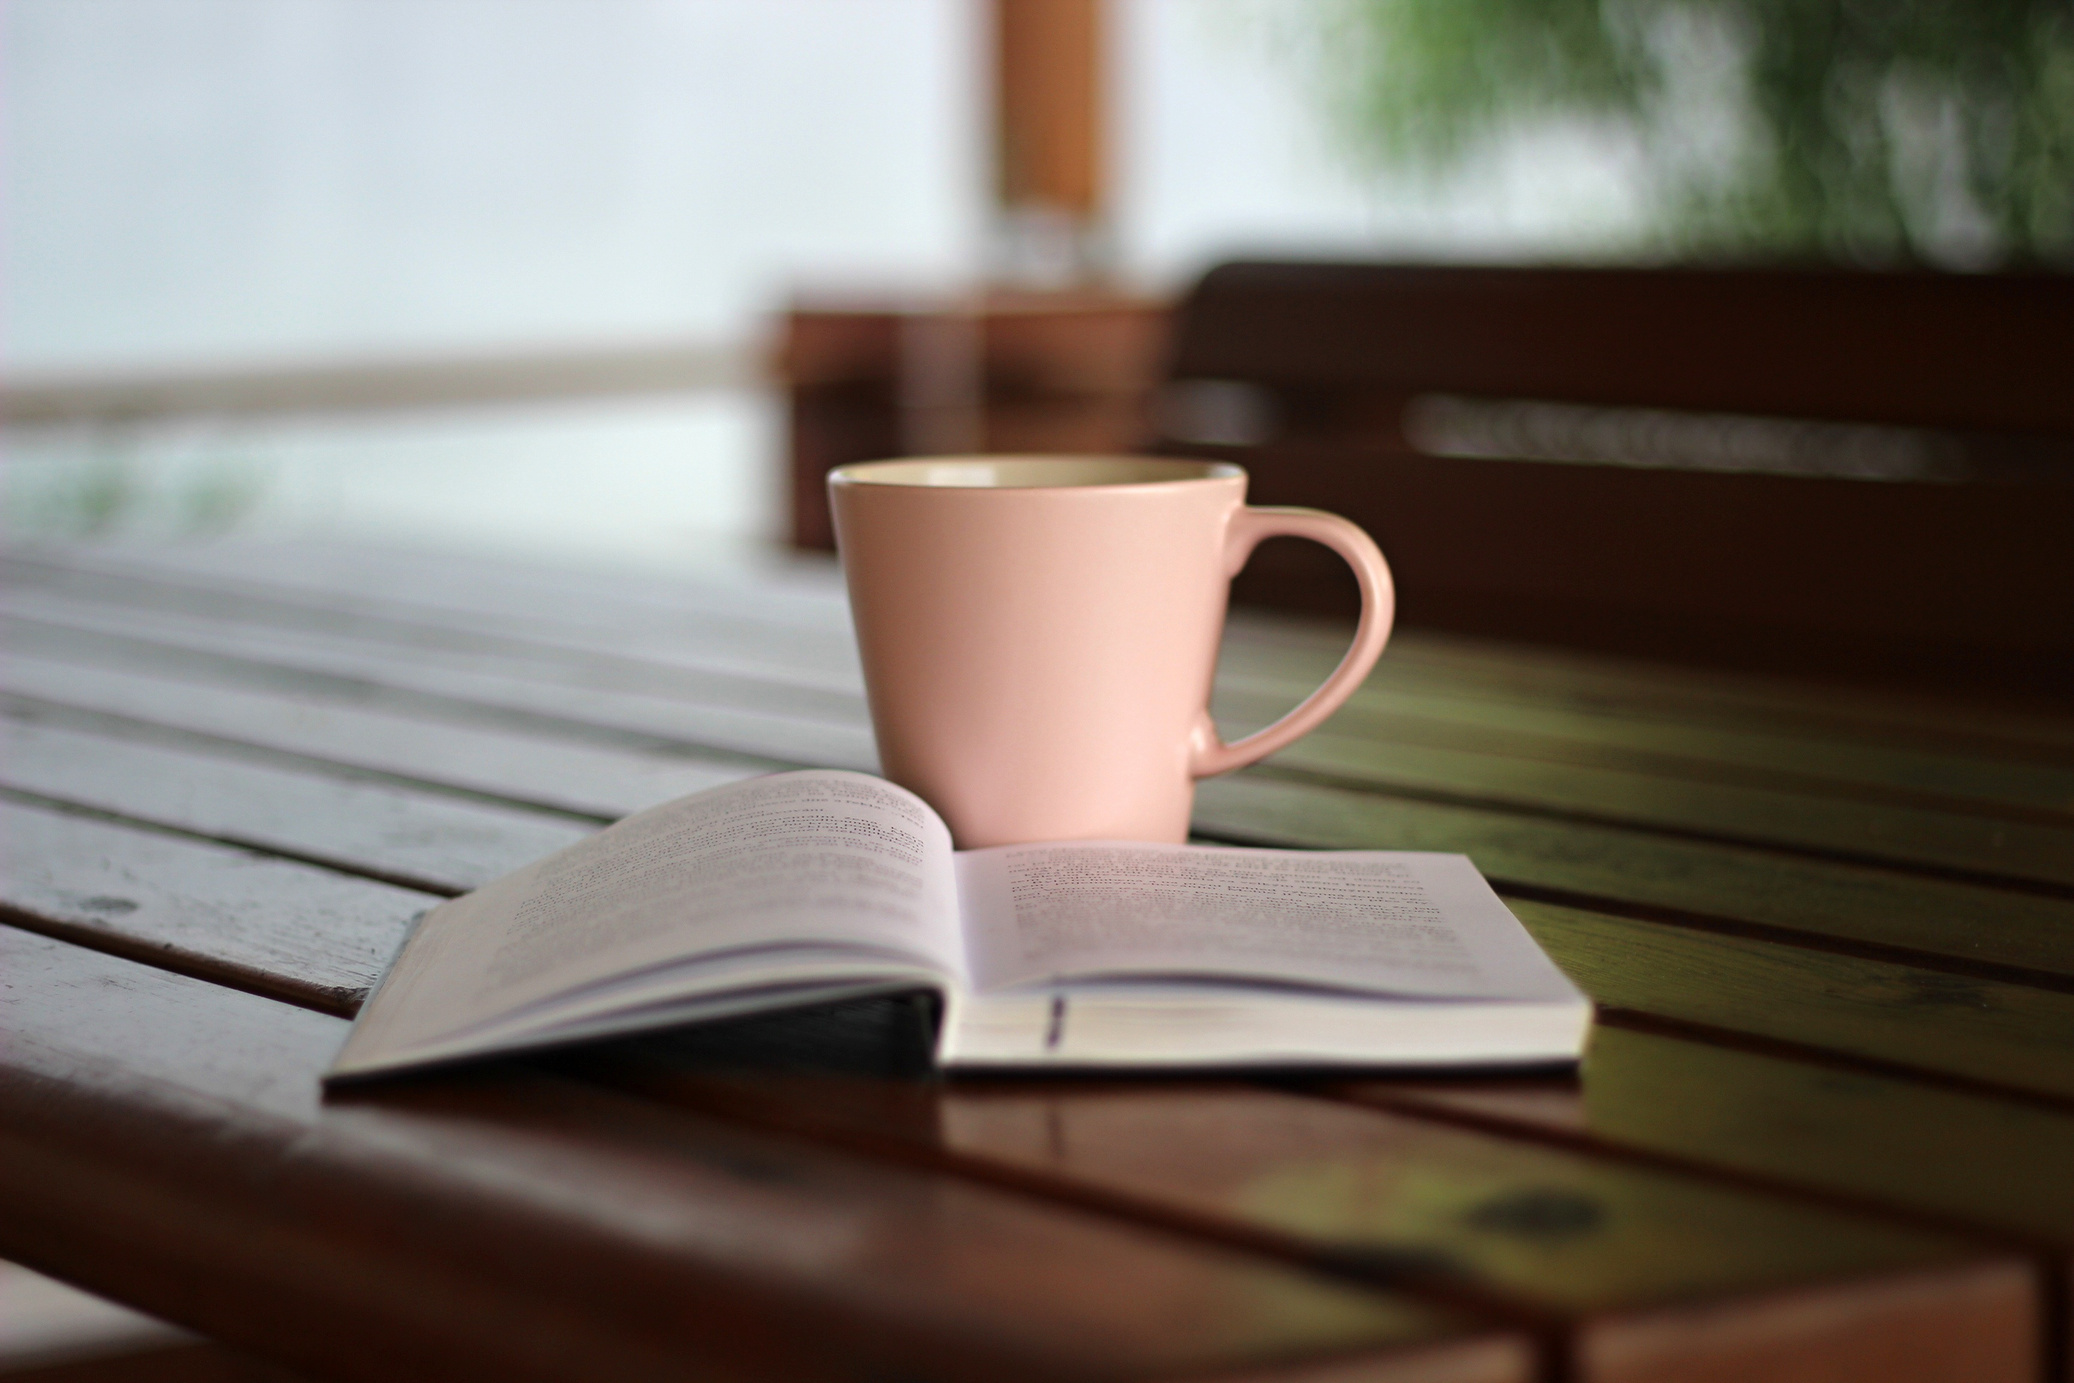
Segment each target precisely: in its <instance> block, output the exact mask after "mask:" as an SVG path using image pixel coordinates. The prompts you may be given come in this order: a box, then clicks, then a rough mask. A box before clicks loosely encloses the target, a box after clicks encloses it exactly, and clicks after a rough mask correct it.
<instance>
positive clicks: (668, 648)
mask: <svg viewBox="0 0 2074 1383" xmlns="http://www.w3.org/2000/svg"><path fill="white" fill-rule="evenodd" d="M10 572H11V575H12V576H13V578H14V580H15V582H16V585H17V590H16V593H15V596H14V603H15V605H16V607H17V608H19V609H23V610H25V611H27V612H28V613H31V614H35V613H43V614H45V615H46V616H47V617H49V618H54V619H57V620H60V621H63V620H64V619H66V618H67V617H68V616H69V617H71V618H74V619H82V620H84V621H85V622H87V623H89V624H92V623H93V622H94V616H95V615H97V614H98V615H101V616H103V617H105V616H106V615H107V614H108V613H109V611H108V610H107V608H106V607H107V606H111V605H112V606H115V607H117V608H118V609H122V608H132V609H137V610H150V611H152V612H153V619H152V620H151V622H150V623H149V624H144V625H140V624H138V623H137V622H136V621H134V620H132V621H130V622H128V623H126V624H125V623H124V622H121V621H119V620H118V621H116V622H115V623H114V624H113V626H112V627H115V628H117V629H127V630H128V631H129V632H136V633H147V634H148V633H159V634H161V635H163V634H164V633H166V632H168V631H167V628H166V620H167V619H168V618H169V617H178V618H179V619H181V620H184V621H187V622H189V623H190V625H191V627H193V628H194V629H195V630H196V632H200V633H204V634H215V635H221V634H224V633H225V632H228V631H226V629H225V628H224V626H226V625H228V626H231V629H232V630H234V631H235V632H236V633H238V634H241V635H243V638H242V639H239V640H233V641H231V643H230V648H231V650H232V651H237V652H244V653H260V654H273V653H278V652H279V651H281V649H282V645H283V639H282V635H283V634H286V635H287V636H288V640H287V644H288V646H289V647H296V646H300V645H307V644H309V643H311V641H312V640H313V639H314V640H316V641H317V645H318V647H317V651H318V652H320V653H321V652H323V651H326V649H327V648H329V651H330V652H332V653H333V655H334V657H336V656H337V654H338V652H339V651H340V648H338V647H329V644H327V642H326V641H327V640H328V641H330V643H333V644H338V645H340V647H343V648H346V649H352V648H360V649H365V650H371V651H373V652H375V653H377V654H379V653H381V652H384V651H389V650H391V649H395V648H401V649H408V650H410V654H411V659H412V660H413V662H414V663H418V664H422V663H424V662H425V661H427V660H430V661H432V662H433V663H434V664H436V665H441V666H445V667H448V668H454V667H459V668H461V669H463V670H477V671H481V670H501V671H505V672H512V671H520V672H524V673H529V674H531V675H534V676H538V677H541V678H542V679H543V680H549V681H566V682H573V683H574V684H576V685H582V686H585V687H587V688H607V689H610V690H612V691H621V692H624V691H639V692H646V693H650V694H659V695H666V696H669V697H672V698H677V699H685V700H691V701H711V702H716V703H718V704H721V705H734V706H737V707H742V706H755V707H758V708H760V709H770V708H773V707H774V706H775V707H783V708H785V709H790V710H796V711H798V712H799V713H801V714H802V715H803V716H804V717H805V718H814V719H829V718H834V719H837V720H850V721H855V720H856V719H857V716H858V714H859V711H860V708H859V706H858V704H857V694H858V684H857V682H856V678H855V670H854V666H853V664H854V653H853V651H852V650H851V649H849V648H847V647H842V648H839V649H838V648H836V647H833V646H831V647H828V648H825V649H818V650H814V651H812V652H811V653H810V654H809V655H808V656H810V657H812V658H816V659H818V660H819V663H818V666H819V668H821V669H825V670H818V671H817V670H814V669H812V668H809V667H804V666H801V665H799V664H798V663H796V662H794V663H789V664H788V665H786V666H784V667H783V668H779V667H777V666H776V665H774V664H772V663H770V662H768V661H757V660H752V661H751V663H750V665H749V666H746V667H738V668H729V669H716V668H713V667H709V666H688V665H687V664H686V661H685V660H686V659H688V658H693V657H696V658H697V659H698V660H701V661H705V662H710V661H712V660H714V658H715V655H716V653H722V654H723V656H722V658H721V661H725V654H735V653H738V652H739V651H740V650H742V649H743V648H745V647H747V648H751V649H753V648H755V647H756V646H757V645H758V643H759V642H763V641H767V640H768V639H769V638H770V637H771V636H772V634H774V633H783V632H785V631H784V630H782V628H781V627H780V626H776V625H771V624H760V623H755V622H753V621H749V620H741V619H735V620H731V621H729V622H727V623H726V624H725V625H723V626H715V627H705V628H699V629H695V630H691V629H687V630H682V631H679V632H678V633H677V635H676V636H675V637H673V638H671V639H670V640H669V641H668V642H667V643H664V642H662V641H659V640H656V639H652V638H651V639H644V640H641V641H640V646H641V650H642V651H641V653H640V655H639V656H630V655H629V654H627V653H625V652H623V651H621V650H620V649H618V648H617V647H614V646H613V645H614V641H612V640H610V639H606V640H598V639H595V638H591V637H589V631H587V630H586V631H572V629H571V628H569V627H563V626H552V627H550V626H545V625H540V626H538V627H537V628H533V629H529V634H530V637H516V636H513V635H510V634H491V633H486V632H484V631H483V630H481V629H479V628H474V627H470V626H469V625H468V623H467V620H466V619H465V618H464V617H463V616H461V615H460V614H459V613H458V612H453V611H431V612H428V611H426V610H424V609H423V608H412V607H404V608H403V610H402V611H401V612H398V611H396V610H390V611H387V612H386V613H383V614H379V615H376V614H370V613H368V612H365V611H358V612H351V611H341V610H335V609H331V608H328V607H326V606H321V605H318V606H313V605H308V604H302V603H298V602H292V601H284V600H281V599H280V598H279V597H278V596H274V597H271V598H263V597H262V596H260V595H258V594H255V593H252V592H250V591H241V592H225V591H221V590H215V589H212V588H207V587H191V586H183V585H177V584H174V585H168V584H166V583H152V582H149V581H146V580H143V579H139V578H136V577H129V576H110V575H108V574H106V573H102V572H97V571H78V570H74V569H71V568H66V567H58V566H52V565H49V564H41V563H35V562H28V563H23V562H15V563H13V564H12V565H11V567H10ZM24 586H26V588H27V589H26V591H24V590H23V589H22V588H23V587H24ZM39 597H40V600H39ZM53 597H55V599H53ZM829 599H830V600H831V602H834V601H837V600H838V599H839V597H838V596H837V594H836V593H835V592H833V591H831V592H829ZM96 603H99V605H100V608H98V609H97V608H96ZM837 613H838V614H839V613H840V611H839V610H838V612H837ZM103 627H110V626H108V625H107V624H106V623H105V619H104V624H103ZM261 630H267V631H273V632H272V633H271V634H270V635H263V634H261V633H260V631H261ZM550 631H551V632H550ZM1249 631H1250V633H1249ZM572 632H577V633H578V636H579V637H580V638H581V639H582V642H581V643H579V644H577V645H570V644H568V643H565V642H562V640H565V639H567V638H568V637H570V635H571V633H572ZM1329 637H1330V636H1328V638H1329ZM831 642H832V641H831ZM211 646H218V647H222V646H224V645H223V644H222V643H221V642H220V641H219V642H218V643H216V644H214V645H211ZM1337 652H1338V649H1337V647H1336V646H1335V645H1332V644H1331V643H1329V642H1328V643H1325V644H1321V645H1320V646H1318V647H1316V648H1313V647H1310V646H1309V645H1307V644H1306V645H1298V646H1294V647H1292V646H1289V645H1287V644H1285V643H1282V642H1281V641H1279V640H1270V639H1267V638H1264V637H1262V631H1260V630H1259V629H1258V627H1257V626H1254V625H1252V624H1248V623H1245V622H1242V623H1240V624H1239V625H1237V626H1236V627H1235V629H1234V633H1233V638H1232V640H1231V643H1230V646H1229V647H1228V648H1227V656H1226V662H1227V664H1232V663H1239V664H1241V665H1242V666H1243V667H1244V668H1246V669H1247V670H1246V671H1242V672H1228V674H1227V676H1226V678H1225V694H1224V696H1223V697H1222V701H1223V703H1224V706H1225V709H1227V710H1228V711H1231V712H1232V713H1233V714H1234V716H1235V718H1236V719H1237V720H1238V721H1240V722H1251V721H1264V720H1265V719H1268V718H1270V717H1271V716H1272V715H1273V714H1275V713H1277V712H1278V711H1279V710H1280V709H1283V708H1285V707H1286V705H1287V704H1289V703H1293V701H1294V700H1295V699H1296V698H1297V697H1299V696H1300V695H1301V694H1302V693H1303V692H1305V691H1307V690H1308V689H1309V686H1310V685H1312V684H1313V683H1315V681H1316V680H1318V678H1320V677H1322V676H1323V672H1324V670H1326V669H1327V668H1329V665H1330V662H1329V659H1330V658H1332V657H1336V654H1337ZM781 661H782V660H781ZM1313 663H1316V664H1321V665H1322V666H1319V667H1312V666H1310V665H1311V664H1313ZM334 665H335V664H334ZM1418 666H1419V663H1418V661H1417V660H1416V659H1412V660H1409V661H1407V660H1405V659H1404V658H1402V657H1401V656H1399V657H1393V658H1392V659H1391V660H1390V661H1389V662H1387V663H1385V664H1384V665H1383V669H1382V670H1381V672H1379V674H1378V676H1377V677H1376V678H1373V679H1371V683H1370V685H1369V687H1367V688H1365V689H1364V690H1363V692H1362V693H1361V694H1360V695H1359V696H1357V698H1356V701H1355V703H1354V704H1353V705H1352V706H1350V707H1349V709H1348V710H1347V711H1346V712H1343V713H1342V715H1341V716H1340V717H1338V718H1337V719H1336V721H1335V727H1336V729H1337V730H1338V732H1339V733H1340V734H1361V735H1365V736H1366V737H1370V738H1381V739H1386V740H1398V739H1409V740H1410V742H1412V743H1421V742H1425V743H1433V742H1435V740H1436V736H1437V737H1438V743H1439V745H1440V747H1447V744H1448V741H1449V739H1450V736H1449V735H1448V730H1449V728H1450V727H1457V726H1459V727H1467V728H1468V730H1469V731H1470V732H1472V733H1471V738H1470V740H1469V742H1470V743H1472V744H1473V745H1475V746H1477V747H1479V748H1482V749H1484V750H1485V751H1487V752H1488V751H1489V750H1492V749H1496V748H1499V747H1501V746H1502V745H1503V742H1504V738H1505V737H1510V738H1511V739H1512V740H1515V741H1519V744H1518V746H1517V748H1516V749H1514V750H1512V751H1510V752H1514V753H1518V754H1521V755H1523V756H1525V757H1528V758H1551V757H1552V758H1555V759H1556V760H1558V761H1565V762H1576V763H1582V764H1587V765H1591V764H1597V765H1600V766H1609V767H1615V768H1619V767H1628V768H1632V769H1637V770H1640V771H1644V772H1655V773H1659V774H1668V775H1670V776H1674V777H1694V776H1697V777H1699V778H1700V779H1701V780H1702V781H1707V780H1709V779H1710V778H1719V777H1720V776H1721V775H1722V774H1723V772H1724V771H1725V770H1726V769H1727V768H1729V767H1733V768H1735V769H1739V770H1743V772H1742V773H1741V775H1740V776H1741V777H1742V778H1743V779H1745V780H1748V779H1749V778H1751V776H1752V774H1753V773H1754V774H1755V775H1756V778H1757V782H1758V783H1759V785H1764V784H1766V783H1767V782H1769V783H1770V785H1773V786H1780V787H1787V788H1791V787H1794V786H1803V787H1805V786H1813V787H1815V788H1816V789H1817V791H1821V790H1823V788H1822V785H1824V784H1829V785H1831V789H1830V790H1836V789H1837V788H1838V787H1840V786H1841V785H1845V784H1849V785H1854V786H1857V787H1871V788H1876V789H1880V790H1882V791H1883V793H1884V795H1885V796H1887V797H1897V796H1898V797H1899V798H1901V799H1902V800H1903V801H1904V802H1905V801H1909V800H1915V801H1917V802H1918V804H1919V805H1925V804H1927V805H1931V806H1941V807H1943V808H1945V809H1947V810H1964V809H1966V808H1967V807H1968V806H1969V805H1971V806H1974V807H1975V808H1977V809H1983V810H1989V811H1993V810H1994V809H1995V807H1996V806H1997V805H2001V806H2004V807H2012V808H2026V807H2028V808H2032V809H2035V811H2034V812H2033V813H2032V814H2033V815H2037V814H2038V813H2041V812H2042V813H2045V814H2046V819H2048V820H2060V821H2061V822H2062V824H2065V822H2066V821H2068V820H2074V817H2069V816H2068V809H2069V808H2070V805H2074V769H2054V768H2047V767H2040V766H2036V765H2028V764H2012V763H2010V762H2007V761H2006V760H2003V761H1996V760H1982V759H1979V758H1975V757H1968V756H1962V755H1958V754H1952V753H1945V754H1929V753H1924V752H1920V751H1914V750H1908V749H1903V748H1899V747H1896V746H1892V745H1886V746H1881V747H1879V748H1877V749H1873V748H1868V747H1866V746H1863V745H1854V744H1850V743H1842V744H1839V743H1837V742H1836V741H1835V739H1834V736H1833V735H1832V736H1830V737H1828V738H1821V737H1816V736H1812V735H1805V734H1803V735H1800V736H1789V735H1782V734H1777V733H1770V734H1766V733H1757V732H1752V731H1749V730H1747V729H1726V728H1721V727H1709V726H1707V725H1701V726H1693V725H1690V724H1685V723H1682V722H1679V721H1656V722H1651V721H1649V720H1647V719H1641V718H1638V717H1636V716H1635V715H1633V714H1627V715H1622V716H1609V715H1607V714H1604V713H1603V708H1596V709H1586V710H1575V709H1568V708H1564V707H1560V706H1558V707H1554V708H1551V707H1549V706H1548V705H1547V704H1546V698H1545V697H1544V698H1543V700H1542V702H1540V703H1536V702H1532V701H1526V700H1522V699H1519V698H1517V697H1515V698H1512V699H1505V698H1502V697H1501V698H1496V699H1494V698H1492V697H1491V696H1490V695H1489V694H1488V693H1487V692H1486V693H1484V694H1481V695H1478V694H1476V693H1477V691H1478V689H1477V688H1476V687H1475V686H1473V685H1472V686H1470V687H1468V688H1466V690H1467V691H1468V692H1469V693H1471V694H1468V695H1465V694H1463V693H1464V691H1465V688H1464V687H1463V686H1462V685H1461V684H1460V683H1459V681H1449V680H1447V679H1445V678H1443V679H1442V680H1441V681H1440V682H1438V683H1437V684H1436V683H1432V682H1430V680H1429V682H1428V683H1427V684H1426V685H1425V689H1424V690H1420V689H1419V685H1420V684H1419V683H1417V682H1416V681H1415V680H1414V681H1413V684H1412V686H1411V687H1410V688H1409V689H1408V688H1407V687H1406V686H1405V685H1404V683H1405V681H1406V680H1407V679H1406V676H1405V673H1404V671H1403V669H1405V668H1407V667H1410V668H1413V669H1416V668H1417V667H1418ZM830 672H833V673H834V676H835V680H834V681H832V682H830V681H826V680H825V679H826V678H827V677H828V675H829V673H830ZM803 677H806V678H819V679H824V680H821V681H820V682H818V683H817V686H818V687H822V688H825V689H826V691H830V692H838V693H839V696H838V699H837V700H836V701H834V702H832V703H830V702H827V701H826V697H825V695H822V696H817V695H816V694H815V689H812V688H805V687H801V686H799V685H798V679H800V678H803ZM773 681H775V683H776V685H772V683H773ZM1587 704H1588V706H1589V704H1590V703H1587ZM679 728H680V729H681V728H682V727H681V726H680V727H679ZM1493 730H1496V731H1499V732H1502V733H1501V736H1500V739H1499V741H1498V742H1497V743H1491V742H1489V741H1490V740H1491V736H1490V735H1489V732H1490V731H1493ZM1463 738H1464V737H1463V736H1462V735H1459V734H1457V735H1454V736H1452V739H1453V740H1454V741H1455V742H1456V743H1460V742H1461V741H1462V740H1463ZM1816 770H1819V771H1816ZM1861 795H1862V794H1861ZM1874 800H1875V801H1877V800H1879V799H1878V796H1877V795H1876V796H1875V798H1874ZM2005 814H2006V813H2005ZM2019 819H2021V817H2019Z"/></svg>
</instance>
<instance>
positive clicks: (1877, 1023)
mask: <svg viewBox="0 0 2074 1383" xmlns="http://www.w3.org/2000/svg"><path fill="white" fill-rule="evenodd" d="M1513 911H1514V913H1516V914H1517V915H1518V917H1519V919H1520V921H1521V922H1523V923H1525V924H1526V927H1527V930H1528V931H1530V932H1532V933H1533V934H1534V939H1535V940H1537V941H1539V942H1540V943H1541V944H1542V946H1543V947H1544V948H1546V949H1547V951H1548V953H1549V955H1550V956H1552V957H1553V958H1554V959H1555V962H1556V963H1557V964H1558V965H1560V966H1561V967H1562V968H1563V971H1564V973H1566V974H1568V975H1569V976H1570V978H1571V979H1572V980H1574V981H1575V982H1576V983H1577V985H1578V986H1579V987H1580V988H1581V989H1583V990H1584V991H1585V993H1587V994H1589V995H1591V996H1592V999H1593V1001H1594V1002H1595V1003H1597V1004H1599V1005H1600V1006H1602V1007H1610V1008H1623V1009H1633V1010H1635V1011H1637V1012H1641V1013H1650V1014H1656V1015H1658V1016H1661V1017H1667V1018H1675V1019H1680V1020H1683V1021H1686V1022H1691V1023H1704V1024H1708V1025H1710V1026H1714V1027H1719V1028H1724V1029H1727V1030H1729V1031H1732V1032H1746V1033H1753V1034H1755V1035H1758V1036H1762V1037H1771V1038H1777V1039H1780V1040H1782V1041H1788V1042H1797V1043H1802V1044H1805V1045H1807V1046H1810V1047H1821V1048H1826V1049H1828V1050H1830V1051H1835V1052H1846V1053H1850V1054H1851V1055H1854V1056H1860V1057H1865V1058H1868V1059H1871V1060H1875V1061H1884V1062H1892V1063H1894V1064H1896V1065H1900V1066H1907V1067H1913V1068H1915V1069H1917V1070H1919V1071H1926V1072H1941V1073H1944V1074H1947V1075H1951V1076H1957V1077H1962V1078H1965V1079H1967V1080H1970V1081H1976V1082H1979V1083H1980V1084H1982V1085H1984V1086H1989V1087H1999V1088H2001V1089H2004V1090H2022V1091H2027V1092H2035V1093H2036V1094H2039V1095H2047V1096H2053V1097H2056V1098H2058V1099H2061V1100H2065V1101H2069V1102H2074V994H2070V993H2064V992H2060V991H2056V990H2048V989H2038V988H2034V987H2031V986H2029V985H2016V984H2001V983H1998V982H1996V981H1993V980H1983V979H1976V978H1974V977H1972V976H1967V975H1955V974H1951V973H1949V972H1945V971H1937V970H1923V969H1919V968H1917V967H1914V966H1906V965H1894V964H1890V963H1888V962H1884V961H1875V960H1867V959H1865V958H1863V957H1859V956H1839V955H1835V954H1832V953H1829V952H1825V951H1815V950H1809V949H1806V948H1803V947H1797V946H1780V945H1776V944H1773V943H1770V942H1765V941H1753V940H1750V939H1747V938H1744V937H1733V936H1720V935H1717V934H1714V933H1709V932H1702V931H1696V930H1694V929H1691V928H1687V927H1673V926H1662V925H1659V924H1656V923H1651V922H1640V921H1636V920H1634V919H1631V918H1624V917H1608V916H1605V915H1603V914H1597V913H1589V912H1584V911H1581V910H1579V909H1576V908H1564V907H1557V906H1555V905H1553V904H1548V903H1529V902H1516V903H1514V904H1513Z"/></svg>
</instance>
